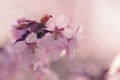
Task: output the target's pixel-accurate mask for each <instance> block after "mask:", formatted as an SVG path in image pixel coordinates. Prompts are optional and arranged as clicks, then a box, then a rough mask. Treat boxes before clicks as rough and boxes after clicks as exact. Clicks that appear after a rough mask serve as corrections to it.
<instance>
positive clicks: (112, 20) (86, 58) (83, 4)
mask: <svg viewBox="0 0 120 80" xmlns="http://www.w3.org/2000/svg"><path fill="white" fill-rule="evenodd" d="M46 13H47V14H52V15H53V16H54V17H55V18H56V17H57V16H59V15H61V14H63V15H65V16H66V17H70V16H72V20H73V23H74V24H76V25H79V26H81V27H83V28H84V31H83V36H84V38H83V40H81V41H80V46H79V48H78V49H77V50H76V60H75V61H71V62H72V64H75V66H73V67H75V68H74V69H77V68H78V69H79V68H81V65H82V67H88V66H90V68H92V69H96V70H97V72H99V70H101V69H106V68H108V67H109V66H110V64H111V62H112V61H113V59H114V57H115V56H116V55H117V54H118V53H119V51H120V15H119V14H120V0H0V46H4V45H5V44H7V43H8V42H10V41H11V40H12V39H13V36H12V34H11V26H12V25H13V24H16V20H17V19H18V18H21V17H26V18H30V19H35V20H39V18H40V17H41V16H42V15H43V14H46ZM78 36H79V34H78ZM79 37H80V36H79ZM64 62H65V64H67V63H68V65H69V66H70V62H69V61H67V60H65V61H64V59H62V60H61V61H60V62H58V63H53V65H55V64H62V63H64ZM91 64H92V66H91ZM68 65H61V66H62V67H63V66H67V69H68V67H69V66H68ZM59 66H60V65H59ZM58 68H59V67H58V66H57V67H54V66H53V69H54V70H55V71H57V72H58V73H59V74H60V75H61V76H63V75H64V74H63V73H62V72H60V71H59V70H58ZM65 70H66V69H65V68H64V70H63V72H64V71H65ZM97 72H96V73H97ZM61 73H62V74H63V75H62V74H61ZM64 73H65V72H64Z"/></svg>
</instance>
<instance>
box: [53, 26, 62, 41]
mask: <svg viewBox="0 0 120 80" xmlns="http://www.w3.org/2000/svg"><path fill="white" fill-rule="evenodd" d="M63 30H64V28H58V27H55V30H54V31H53V33H54V37H53V39H55V40H56V39H58V37H63V33H62V31H63Z"/></svg>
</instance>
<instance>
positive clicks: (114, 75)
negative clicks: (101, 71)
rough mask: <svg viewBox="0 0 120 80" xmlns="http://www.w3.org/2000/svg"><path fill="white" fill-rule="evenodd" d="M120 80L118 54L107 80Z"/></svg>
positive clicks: (119, 59) (119, 58)
mask: <svg viewBox="0 0 120 80" xmlns="http://www.w3.org/2000/svg"><path fill="white" fill-rule="evenodd" d="M119 79H120V54H119V53H118V54H117V55H116V57H115V58H114V60H113V62H112V64H111V66H110V69H109V72H108V74H107V80H119Z"/></svg>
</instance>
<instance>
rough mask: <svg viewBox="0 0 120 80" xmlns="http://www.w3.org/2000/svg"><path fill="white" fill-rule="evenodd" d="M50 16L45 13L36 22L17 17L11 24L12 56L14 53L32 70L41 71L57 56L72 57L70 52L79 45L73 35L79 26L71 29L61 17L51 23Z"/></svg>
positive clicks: (69, 24)
mask: <svg viewBox="0 0 120 80" xmlns="http://www.w3.org/2000/svg"><path fill="white" fill-rule="evenodd" d="M52 17H53V16H52V15H47V14H45V15H44V16H43V17H42V18H41V19H40V21H39V22H38V21H35V20H30V19H26V18H21V19H18V20H17V24H16V25H13V28H12V33H13V36H14V37H15V40H16V41H15V42H14V44H13V46H12V50H13V51H12V53H15V54H17V55H18V56H19V57H18V59H19V61H22V63H25V65H27V66H32V68H33V71H37V70H43V72H46V71H45V70H47V69H45V70H44V68H46V67H48V66H49V63H50V62H52V61H57V60H59V59H60V57H63V56H64V57H65V56H66V57H67V58H70V59H73V58H74V53H75V52H74V51H75V49H76V48H78V46H79V43H78V39H77V37H76V34H77V33H78V31H79V28H80V27H79V26H76V27H75V26H72V25H71V21H70V19H69V18H65V17H64V15H61V16H60V17H58V18H57V19H56V20H55V21H54V19H53V18H52Z"/></svg>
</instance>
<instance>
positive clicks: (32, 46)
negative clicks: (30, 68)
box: [26, 42, 37, 53]
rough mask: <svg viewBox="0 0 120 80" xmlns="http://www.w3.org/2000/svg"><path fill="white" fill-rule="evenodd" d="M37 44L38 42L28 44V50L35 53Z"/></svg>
mask: <svg viewBox="0 0 120 80" xmlns="http://www.w3.org/2000/svg"><path fill="white" fill-rule="evenodd" d="M36 44H37V43H36V42H33V43H27V42H26V45H28V46H27V48H29V49H30V50H31V51H32V53H35V49H36V48H37V45H36Z"/></svg>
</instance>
